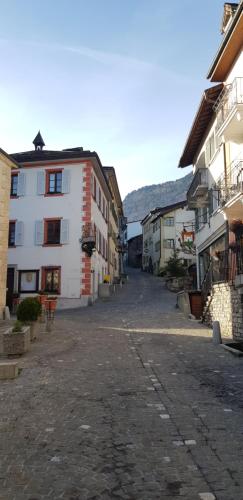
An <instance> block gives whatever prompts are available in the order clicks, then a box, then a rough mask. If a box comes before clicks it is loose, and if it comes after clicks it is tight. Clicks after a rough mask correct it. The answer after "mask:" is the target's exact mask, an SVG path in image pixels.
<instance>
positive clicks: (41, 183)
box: [37, 170, 45, 194]
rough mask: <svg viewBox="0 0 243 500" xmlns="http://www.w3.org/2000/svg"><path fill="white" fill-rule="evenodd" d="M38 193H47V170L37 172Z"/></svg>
mask: <svg viewBox="0 0 243 500" xmlns="http://www.w3.org/2000/svg"><path fill="white" fill-rule="evenodd" d="M37 194H45V171H44V170H42V171H40V172H37Z"/></svg>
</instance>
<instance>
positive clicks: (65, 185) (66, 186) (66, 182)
mask: <svg viewBox="0 0 243 500" xmlns="http://www.w3.org/2000/svg"><path fill="white" fill-rule="evenodd" d="M70 173H71V172H70V170H63V171H62V193H69V191H70Z"/></svg>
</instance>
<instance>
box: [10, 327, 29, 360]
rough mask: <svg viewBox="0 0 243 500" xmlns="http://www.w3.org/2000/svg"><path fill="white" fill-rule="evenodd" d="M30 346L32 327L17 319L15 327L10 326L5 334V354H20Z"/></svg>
mask: <svg viewBox="0 0 243 500" xmlns="http://www.w3.org/2000/svg"><path fill="white" fill-rule="evenodd" d="M29 348H30V327H29V326H27V325H23V324H22V323H21V322H20V321H16V322H15V323H14V325H13V327H11V328H8V329H7V330H6V332H4V334H3V352H4V354H6V355H8V356H10V355H20V354H24V353H25V352H27V351H28V350H29Z"/></svg>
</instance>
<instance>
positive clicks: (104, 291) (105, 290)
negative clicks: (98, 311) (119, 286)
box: [98, 283, 111, 299]
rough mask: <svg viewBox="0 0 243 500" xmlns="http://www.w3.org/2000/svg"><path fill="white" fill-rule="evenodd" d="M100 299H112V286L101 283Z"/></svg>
mask: <svg viewBox="0 0 243 500" xmlns="http://www.w3.org/2000/svg"><path fill="white" fill-rule="evenodd" d="M98 294H99V297H100V298H102V299H105V298H107V297H110V294H111V286H110V284H109V283H100V284H99V287H98Z"/></svg>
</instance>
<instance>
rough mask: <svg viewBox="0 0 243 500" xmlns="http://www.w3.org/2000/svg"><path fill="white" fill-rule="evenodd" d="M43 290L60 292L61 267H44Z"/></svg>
mask: <svg viewBox="0 0 243 500" xmlns="http://www.w3.org/2000/svg"><path fill="white" fill-rule="evenodd" d="M42 290H43V291H44V292H49V293H60V290H61V268H60V267H43V268H42Z"/></svg>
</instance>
